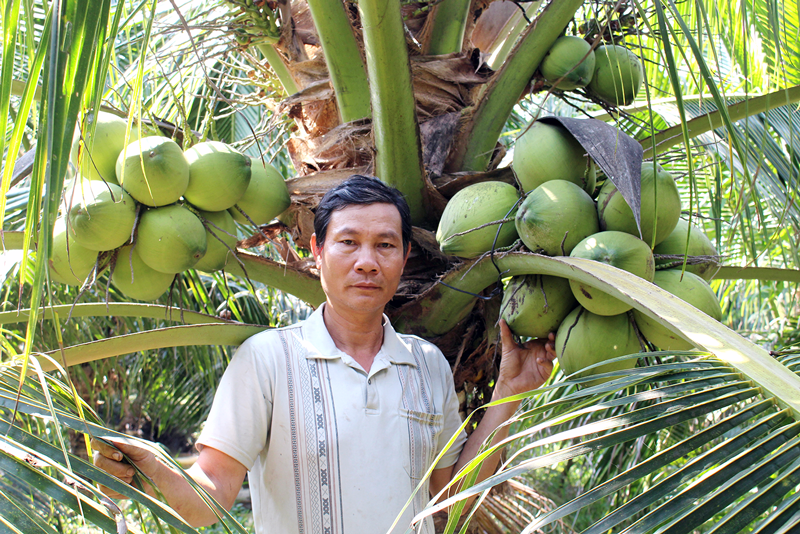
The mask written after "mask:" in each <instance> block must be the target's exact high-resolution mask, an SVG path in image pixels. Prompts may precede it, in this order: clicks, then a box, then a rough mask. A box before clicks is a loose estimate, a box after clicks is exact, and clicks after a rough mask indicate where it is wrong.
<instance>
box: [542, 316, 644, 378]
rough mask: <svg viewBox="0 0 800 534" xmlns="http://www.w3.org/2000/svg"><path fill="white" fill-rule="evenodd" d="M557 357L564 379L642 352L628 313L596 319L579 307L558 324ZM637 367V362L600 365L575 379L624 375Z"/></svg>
mask: <svg viewBox="0 0 800 534" xmlns="http://www.w3.org/2000/svg"><path fill="white" fill-rule="evenodd" d="M555 349H556V357H557V358H558V364H559V366H560V367H561V370H562V371H563V372H564V374H565V375H567V376H569V375H571V374H573V373H577V372H579V371H581V370H582V369H586V368H587V367H589V366H591V365H594V364H599V363H602V362H604V361H606V360H611V359H613V358H617V357H620V356H625V355H628V354H636V353H638V352H639V351H640V350H641V346H640V344H639V338H638V337H637V335H636V330H635V329H634V327H633V324H632V323H631V321H630V318H629V317H628V314H627V313H623V314H620V315H610V316H606V315H596V314H594V313H592V312H590V311H588V310H586V309H584V308H581V307H580V306H578V307H577V308H575V309H574V310H572V312H571V313H570V314H569V315H567V317H566V318H565V319H564V320H563V321H562V322H561V326H560V327H559V328H558V333H556V347H555ZM635 366H636V358H628V359H625V360H621V361H618V362H613V363H607V364H605V365H599V366H598V367H595V368H594V369H590V370H587V371H584V372H582V373H580V374H578V375H577V376H576V377H574V378H582V377H585V376H594V375H598V374H601V373H610V372H613V371H623V370H625V369H632V368H634V367H635ZM611 379H612V378H611V377H608V378H604V379H599V380H593V381H591V382H589V383H588V385H589V386H594V385H597V384H601V383H603V382H606V381H608V380H611Z"/></svg>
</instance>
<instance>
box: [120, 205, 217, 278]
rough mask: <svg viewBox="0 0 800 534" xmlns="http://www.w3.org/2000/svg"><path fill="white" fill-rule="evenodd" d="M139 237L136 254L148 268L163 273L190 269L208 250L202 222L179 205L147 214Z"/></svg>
mask: <svg viewBox="0 0 800 534" xmlns="http://www.w3.org/2000/svg"><path fill="white" fill-rule="evenodd" d="M137 235H138V237H137V241H136V243H137V245H136V252H138V253H139V256H140V257H141V258H142V260H143V261H144V262H145V263H146V264H147V265H149V266H150V267H151V268H152V269H155V270H156V271H159V272H162V273H170V274H177V273H179V272H181V271H185V270H186V269H191V268H192V267H194V266H195V264H196V263H197V262H198V261H199V260H200V258H202V257H203V255H204V254H205V253H206V249H207V248H208V241H207V240H206V229H205V227H203V223H202V222H200V219H199V218H198V217H197V215H195V214H194V213H192V212H191V211H189V210H188V209H186V208H185V207H183V206H181V205H178V204H172V205H170V206H164V207H163V208H151V209H148V210H147V211H145V212H144V213H143V214H142V216H141V219H140V221H139V230H138V234H137Z"/></svg>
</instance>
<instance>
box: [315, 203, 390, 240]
mask: <svg viewBox="0 0 800 534" xmlns="http://www.w3.org/2000/svg"><path fill="white" fill-rule="evenodd" d="M362 222H363V224H362ZM365 224H380V225H382V226H383V227H382V228H381V231H382V232H391V233H396V234H397V235H400V234H402V225H403V221H402V218H401V216H400V210H398V209H397V206H395V205H394V204H389V203H385V202H376V203H373V204H350V205H348V206H345V207H344V208H341V209H338V210H336V211H334V212H332V213H331V218H330V221H329V222H328V232H331V231H336V232H341V231H346V232H365V231H370V230H375V228H370V227H368V226H365Z"/></svg>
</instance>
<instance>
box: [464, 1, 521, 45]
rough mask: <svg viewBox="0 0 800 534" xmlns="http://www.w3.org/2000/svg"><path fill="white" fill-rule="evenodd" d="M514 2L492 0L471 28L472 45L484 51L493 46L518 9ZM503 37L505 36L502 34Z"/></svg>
mask: <svg viewBox="0 0 800 534" xmlns="http://www.w3.org/2000/svg"><path fill="white" fill-rule="evenodd" d="M519 9H520V8H519V6H518V5H517V3H516V2H511V1H510V0H499V1H497V2H492V3H491V4H490V5H489V7H488V8H487V9H485V10H484V11H483V12H482V13H481V14H480V16H479V17H478V20H477V22H475V26H474V27H473V29H472V32H471V34H468V35H471V37H472V39H471V40H472V46H474V47H475V48H478V49H480V50H482V51H483V52H486V51H488V50H490V49H492V47H494V45H495V43H496V42H497V40H498V38H499V37H501V35H500V34H501V32H502V30H503V29H504V28H505V27H506V24H508V21H509V20H511V17H513V16H514V13H516V12H518V11H519ZM502 37H505V36H502Z"/></svg>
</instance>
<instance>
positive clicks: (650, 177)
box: [597, 161, 681, 246]
mask: <svg viewBox="0 0 800 534" xmlns="http://www.w3.org/2000/svg"><path fill="white" fill-rule="evenodd" d="M654 170H655V172H654ZM641 184H642V188H641V191H642V192H641V207H642V208H641V223H642V235H641V237H642V240H643V241H645V242H646V243H649V244H650V245H651V246H655V245H657V244H659V243H661V242H662V241H664V240H665V239H666V238H667V236H669V234H671V233H672V231H673V230H674V229H675V225H676V224H678V220H679V219H680V218H681V197H680V193H678V186H677V185H675V180H673V178H672V175H671V174H670V173H668V172H667V171H665V170H664V169H662V168H661V165H658V164H655V169H654V168H653V162H652V161H651V162H644V163H642V181H641ZM597 215H598V217H599V219H600V228H601V229H603V230H617V231H620V232H626V233H628V234H631V235H634V236H636V237H639V229H638V228H637V227H636V220H635V219H634V218H633V210H631V207H630V206H629V205H628V203H627V202H626V201H625V199H624V198H622V193H620V192H619V190H618V189H617V187H616V186H615V185H614V182H612V181H611V180H606V181H605V183H604V184H603V187H601V188H600V193H599V194H598V195H597ZM653 231H655V235H654V234H653Z"/></svg>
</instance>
